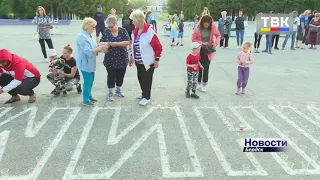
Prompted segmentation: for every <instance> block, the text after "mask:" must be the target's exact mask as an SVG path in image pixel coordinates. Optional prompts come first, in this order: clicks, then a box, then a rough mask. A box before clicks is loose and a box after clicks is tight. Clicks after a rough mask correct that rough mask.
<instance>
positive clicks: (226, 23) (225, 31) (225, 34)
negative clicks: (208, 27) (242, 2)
mask: <svg viewBox="0 0 320 180" xmlns="http://www.w3.org/2000/svg"><path fill="white" fill-rule="evenodd" d="M221 16H222V17H221V18H220V19H219V22H218V29H219V32H220V35H221V40H220V47H224V48H228V47H229V37H230V32H231V25H232V20H231V18H230V17H229V16H227V11H222V12H221Z"/></svg>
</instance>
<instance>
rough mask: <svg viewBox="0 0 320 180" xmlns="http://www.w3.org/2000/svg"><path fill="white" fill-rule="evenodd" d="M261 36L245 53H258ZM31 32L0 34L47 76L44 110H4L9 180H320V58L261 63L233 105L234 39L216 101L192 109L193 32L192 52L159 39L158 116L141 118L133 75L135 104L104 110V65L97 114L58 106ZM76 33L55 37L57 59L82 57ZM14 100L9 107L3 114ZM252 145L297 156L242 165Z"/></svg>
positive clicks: (283, 56)
mask: <svg viewBox="0 0 320 180" xmlns="http://www.w3.org/2000/svg"><path fill="white" fill-rule="evenodd" d="M159 27H161V26H159ZM253 28H254V27H253V26H252V25H250V27H248V31H247V32H246V36H245V40H246V41H251V42H253V37H252V35H253V32H254V30H253ZM34 29H35V28H34V27H32V26H11V27H9V26H8V27H5V26H1V27H0V38H1V41H0V47H1V48H7V49H9V50H11V51H12V52H14V53H17V54H19V55H21V56H24V57H26V58H27V59H29V60H30V61H32V62H33V63H34V64H36V66H37V67H38V68H39V69H40V71H41V73H42V75H43V76H42V80H41V83H40V85H39V86H38V87H37V89H36V93H37V96H38V99H37V102H36V103H35V104H32V105H29V104H28V103H27V98H23V99H22V101H21V102H18V103H16V104H12V105H8V106H6V105H0V108H1V110H0V136H1V139H0V170H1V175H2V176H1V178H0V179H25V180H29V179H41V180H58V179H64V180H72V179H115V180H159V179H205V180H228V179H230V180H231V179H232V180H237V179H252V180H253V179H261V180H270V179H281V180H282V179H290V180H291V179H294V180H299V179H306V178H308V180H313V179H314V180H316V179H317V180H318V179H319V178H320V158H318V155H320V152H319V149H320V148H319V147H320V131H319V129H320V98H319V94H318V93H319V89H320V85H319V83H318V82H319V73H318V70H319V65H320V63H319V58H317V57H318V56H319V50H296V51H290V50H283V51H282V50H280V51H274V54H273V55H268V54H264V53H260V54H254V58H255V63H254V64H253V65H252V67H251V72H250V73H251V74H250V78H249V84H248V89H247V94H246V95H242V96H236V95H234V92H235V89H236V79H237V64H236V55H237V53H238V51H239V50H237V49H235V47H236V44H235V42H236V40H235V38H231V39H230V44H231V48H230V49H218V50H217V55H216V57H215V59H214V60H213V61H212V63H211V67H210V75H209V85H208V88H207V92H206V93H202V92H199V93H198V94H199V96H200V99H199V100H193V99H186V98H185V97H184V91H185V87H186V66H185V57H186V56H187V54H188V53H189V44H190V43H191V41H190V39H191V31H186V32H185V39H184V40H185V43H184V46H182V47H180V46H179V47H173V48H172V47H170V46H169V44H170V39H169V37H168V36H167V35H168V34H169V33H166V34H165V33H164V32H162V31H159V36H160V38H161V41H162V43H163V47H164V51H163V55H162V58H161V61H160V67H159V69H157V70H156V71H155V75H154V84H153V89H152V104H150V105H149V106H147V107H141V106H139V105H138V102H137V100H136V99H135V97H136V95H137V94H139V93H140V91H139V84H138V81H137V77H136V69H135V67H131V68H128V70H127V74H126V76H125V83H124V92H125V95H126V97H125V98H122V99H120V98H117V99H115V101H114V102H107V101H106V91H107V87H106V77H107V73H106V70H105V68H104V67H103V64H102V61H103V55H100V56H99V57H98V68H97V73H96V81H95V83H94V88H93V89H94V91H93V94H94V96H95V98H97V99H98V100H99V104H98V106H97V107H82V106H81V95H78V94H76V92H72V93H69V94H68V96H67V97H53V96H52V95H51V94H50V92H51V90H52V89H53V86H52V85H51V84H50V83H49V82H48V81H47V80H46V78H45V75H46V74H47V71H48V63H46V62H44V60H43V57H42V54H41V50H40V46H39V44H38V42H37V41H35V40H33V39H32V38H31V36H32V33H33V30H34ZM79 31H80V22H74V23H72V24H71V25H70V26H60V27H58V29H57V34H55V35H53V36H52V38H53V43H54V46H55V48H56V49H57V50H58V51H60V50H62V47H63V46H64V45H66V44H67V43H68V42H71V43H72V44H73V46H74V47H75V37H76V35H77V34H78V32H79ZM282 41H283V39H280V42H279V45H281V43H282ZM289 41H290V40H289ZM289 43H290V42H289ZM264 47H265V41H264V37H263V40H262V42H261V49H263V48H264ZM287 49H288V48H287ZM7 98H9V96H8V95H4V94H3V95H1V98H0V103H1V104H2V103H3V102H4V101H5V100H7ZM240 124H244V125H245V127H246V128H245V129H244V131H243V132H239V125H240ZM244 137H252V138H283V139H286V140H287V141H288V144H289V146H290V147H289V150H288V152H284V153H243V152H242V147H243V145H242V144H241V142H242V140H243V138H244Z"/></svg>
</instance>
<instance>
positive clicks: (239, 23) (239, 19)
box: [234, 16, 246, 30]
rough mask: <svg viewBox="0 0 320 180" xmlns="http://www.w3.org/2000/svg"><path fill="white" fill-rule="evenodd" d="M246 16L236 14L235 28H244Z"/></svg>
mask: <svg viewBox="0 0 320 180" xmlns="http://www.w3.org/2000/svg"><path fill="white" fill-rule="evenodd" d="M245 20H246V18H245V17H244V16H241V17H240V16H237V17H236V19H235V21H234V23H235V24H236V30H244V21H245Z"/></svg>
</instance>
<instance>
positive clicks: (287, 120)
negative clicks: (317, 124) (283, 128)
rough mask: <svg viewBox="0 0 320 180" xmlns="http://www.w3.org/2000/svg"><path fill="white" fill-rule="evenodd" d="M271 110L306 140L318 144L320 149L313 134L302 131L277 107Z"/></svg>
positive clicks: (319, 143) (270, 107)
mask: <svg viewBox="0 0 320 180" xmlns="http://www.w3.org/2000/svg"><path fill="white" fill-rule="evenodd" d="M268 108H269V109H271V110H272V111H273V112H274V113H276V114H277V115H278V116H279V117H280V118H281V119H283V120H284V121H285V122H287V123H288V124H290V125H291V126H292V127H294V128H295V129H296V130H298V131H299V132H300V133H301V134H303V135H304V136H305V137H306V138H308V139H309V140H310V141H311V142H313V143H314V144H316V145H317V146H318V147H320V142H319V141H318V140H317V139H316V138H314V137H313V136H312V135H311V134H309V133H307V132H306V131H305V130H304V129H302V128H301V127H300V126H299V125H297V124H296V123H294V122H293V121H291V120H290V119H289V118H288V117H287V116H285V115H284V114H283V113H282V112H280V111H279V110H278V109H277V108H276V106H268Z"/></svg>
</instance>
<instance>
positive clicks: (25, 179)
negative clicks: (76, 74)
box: [0, 107, 81, 180]
mask: <svg viewBox="0 0 320 180" xmlns="http://www.w3.org/2000/svg"><path fill="white" fill-rule="evenodd" d="M57 109H63V110H72V111H71V112H70V115H69V117H68V119H67V121H66V122H65V123H64V125H63V126H62V127H61V129H60V130H59V132H58V134H57V136H56V137H55V138H54V139H53V141H52V142H51V144H50V145H49V146H48V148H47V149H46V150H45V152H44V154H43V156H42V157H41V158H40V159H39V160H38V163H37V165H36V167H35V168H33V170H32V171H31V172H30V174H28V175H17V176H8V177H1V178H0V180H17V179H20V180H35V179H37V178H38V177H39V175H40V173H41V171H42V169H43V167H44V166H45V164H46V163H47V161H48V159H49V158H50V157H51V155H52V153H53V152H54V150H55V149H56V147H57V145H58V144H59V142H60V141H61V139H62V138H63V136H64V135H65V133H66V132H67V130H68V129H69V127H70V125H71V124H72V122H73V121H74V120H75V118H76V116H77V115H78V113H79V112H80V109H81V108H79V107H75V108H73V107H71V108H69V107H68V108H56V110H57ZM36 110H37V108H35V107H30V108H28V109H26V110H24V111H22V112H20V113H18V114H16V115H14V116H12V117H11V118H9V119H7V120H5V121H4V122H5V123H3V122H2V123H1V125H0V126H2V125H4V124H6V123H8V122H10V121H12V120H13V119H15V118H17V117H18V116H21V115H22V114H24V113H26V112H28V111H31V113H30V115H29V120H30V119H31V120H32V123H33V120H34V115H35V114H33V113H35V112H36ZM50 112H51V111H50ZM51 115H52V114H51ZM51 115H50V116H51ZM30 116H32V117H31V118H30ZM47 117H48V116H47ZM47 117H45V118H44V119H43V120H42V121H41V122H42V123H43V125H44V124H45V122H47V121H48V120H49V119H47ZM43 125H41V124H40V126H41V127H42V126H43ZM40 126H39V127H40ZM27 128H30V124H28V126H27ZM31 128H32V126H31ZM0 152H1V151H0ZM0 154H1V153H0ZM0 157H1V156H0Z"/></svg>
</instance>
